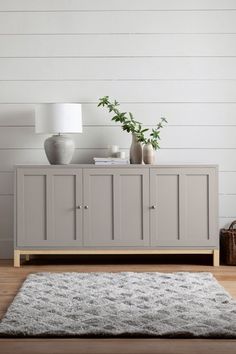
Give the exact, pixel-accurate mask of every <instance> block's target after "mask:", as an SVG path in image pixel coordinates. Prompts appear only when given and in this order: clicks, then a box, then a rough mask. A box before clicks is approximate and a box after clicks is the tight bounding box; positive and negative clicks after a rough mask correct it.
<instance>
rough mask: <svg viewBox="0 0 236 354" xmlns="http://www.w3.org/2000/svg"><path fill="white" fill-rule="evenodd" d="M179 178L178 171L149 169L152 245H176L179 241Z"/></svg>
mask: <svg viewBox="0 0 236 354" xmlns="http://www.w3.org/2000/svg"><path fill="white" fill-rule="evenodd" d="M179 198H180V178H179V174H178V171H176V170H175V171H171V172H168V171H166V173H165V171H163V172H162V171H159V170H157V169H155V170H152V171H151V205H154V206H155V207H156V208H155V209H151V211H150V213H151V217H150V218H151V238H152V245H154V246H156V245H159V246H176V245H178V244H179V241H180V237H181V235H180V214H179V211H180V199H179Z"/></svg>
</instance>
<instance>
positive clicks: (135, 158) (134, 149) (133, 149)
mask: <svg viewBox="0 0 236 354" xmlns="http://www.w3.org/2000/svg"><path fill="white" fill-rule="evenodd" d="M142 162H143V148H142V144H141V143H140V142H139V141H138V139H137V137H136V135H135V134H132V144H131V146H130V163H131V164H142Z"/></svg>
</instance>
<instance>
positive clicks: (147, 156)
mask: <svg viewBox="0 0 236 354" xmlns="http://www.w3.org/2000/svg"><path fill="white" fill-rule="evenodd" d="M143 162H144V163H145V164H146V165H153V164H154V163H155V150H154V149H153V146H152V144H151V143H148V144H145V145H144V147H143Z"/></svg>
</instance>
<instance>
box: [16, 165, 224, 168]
mask: <svg viewBox="0 0 236 354" xmlns="http://www.w3.org/2000/svg"><path fill="white" fill-rule="evenodd" d="M157 167H158V168H218V165H215V164H180V165H178V164H173V165H170V164H168V165H141V164H139V165H133V164H125V165H95V164H68V165H49V164H47V165H46V164H45V165H33V164H30V165H15V168H17V169H18V168H53V169H55V168H60V169H61V168H73V169H75V168H148V169H149V168H157Z"/></svg>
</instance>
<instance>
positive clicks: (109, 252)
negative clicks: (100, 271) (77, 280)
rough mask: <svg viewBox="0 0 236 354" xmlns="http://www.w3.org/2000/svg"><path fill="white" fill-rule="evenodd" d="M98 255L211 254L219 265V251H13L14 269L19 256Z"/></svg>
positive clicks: (215, 263)
mask: <svg viewBox="0 0 236 354" xmlns="http://www.w3.org/2000/svg"><path fill="white" fill-rule="evenodd" d="M47 254H48V255H50V254H51V255H70V254H71V255H86V254H87V255H94V254H95V255H98V254H104V255H105V254H115V255H118V254H120V255H122V254H140V255H141V254H156V255H158V254H212V255H213V266H214V267H218V266H219V265H220V254H219V249H175V250H173V249H158V250H154V249H152V250H127V249H125V250H107V249H106V250H93V249H91V250H89V249H84V250H33V249H29V250H20V249H17V250H14V267H20V257H21V255H25V256H26V260H27V261H28V260H29V257H30V255H47Z"/></svg>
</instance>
